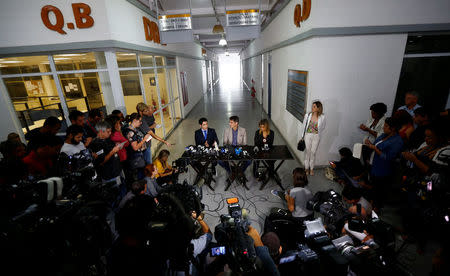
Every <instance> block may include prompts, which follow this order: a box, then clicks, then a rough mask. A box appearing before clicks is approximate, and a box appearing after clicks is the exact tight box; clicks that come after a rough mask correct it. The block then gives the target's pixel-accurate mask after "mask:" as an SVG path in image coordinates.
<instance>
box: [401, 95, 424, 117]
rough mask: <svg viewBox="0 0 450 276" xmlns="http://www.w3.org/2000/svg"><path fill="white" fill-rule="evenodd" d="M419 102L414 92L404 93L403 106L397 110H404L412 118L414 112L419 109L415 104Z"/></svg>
mask: <svg viewBox="0 0 450 276" xmlns="http://www.w3.org/2000/svg"><path fill="white" fill-rule="evenodd" d="M418 100H419V94H417V92H416V91H409V92H406V95H405V105H403V106H400V107H399V108H398V110H405V111H407V112H408V113H409V115H411V117H414V111H415V110H416V109H417V108H419V107H421V106H420V105H418V104H417V101H418Z"/></svg>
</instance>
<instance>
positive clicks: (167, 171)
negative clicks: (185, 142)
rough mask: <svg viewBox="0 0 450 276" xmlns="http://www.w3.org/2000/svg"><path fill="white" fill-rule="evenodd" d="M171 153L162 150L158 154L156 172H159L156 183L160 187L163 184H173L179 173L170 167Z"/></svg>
mask: <svg viewBox="0 0 450 276" xmlns="http://www.w3.org/2000/svg"><path fill="white" fill-rule="evenodd" d="M169 155H170V152H169V151H168V150H162V151H160V152H159V154H158V158H156V160H155V163H154V165H155V166H156V170H157V171H158V173H157V175H156V182H157V183H158V184H159V185H163V184H166V183H167V184H172V183H173V178H174V176H175V174H176V173H177V171H176V170H174V169H173V168H172V166H170V165H169V163H168V162H167V160H168V159H169Z"/></svg>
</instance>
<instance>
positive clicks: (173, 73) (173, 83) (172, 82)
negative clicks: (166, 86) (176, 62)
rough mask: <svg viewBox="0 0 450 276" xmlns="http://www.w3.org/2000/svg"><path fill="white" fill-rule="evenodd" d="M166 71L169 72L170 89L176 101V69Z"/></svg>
mask: <svg viewBox="0 0 450 276" xmlns="http://www.w3.org/2000/svg"><path fill="white" fill-rule="evenodd" d="M167 70H169V76H170V86H171V88H172V95H173V99H176V98H178V78H177V69H176V68H171V69H167Z"/></svg>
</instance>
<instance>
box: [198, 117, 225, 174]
mask: <svg viewBox="0 0 450 276" xmlns="http://www.w3.org/2000/svg"><path fill="white" fill-rule="evenodd" d="M198 123H199V124H200V129H197V130H196V131H195V145H196V146H199V145H201V146H205V147H207V148H209V147H214V143H216V144H217V146H219V138H217V134H216V130H215V129H214V128H209V127H208V119H206V118H204V117H202V118H200V119H199V120H198ZM192 165H194V166H197V168H200V166H199V164H196V163H193V164H192ZM216 166H217V162H213V163H212V173H213V174H216Z"/></svg>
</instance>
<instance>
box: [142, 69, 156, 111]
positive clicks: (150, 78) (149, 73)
mask: <svg viewBox="0 0 450 276" xmlns="http://www.w3.org/2000/svg"><path fill="white" fill-rule="evenodd" d="M142 78H143V80H144V89H145V98H146V100H147V105H153V107H154V108H155V110H158V109H159V103H158V90H157V89H156V79H155V71H154V70H153V69H145V70H142Z"/></svg>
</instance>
